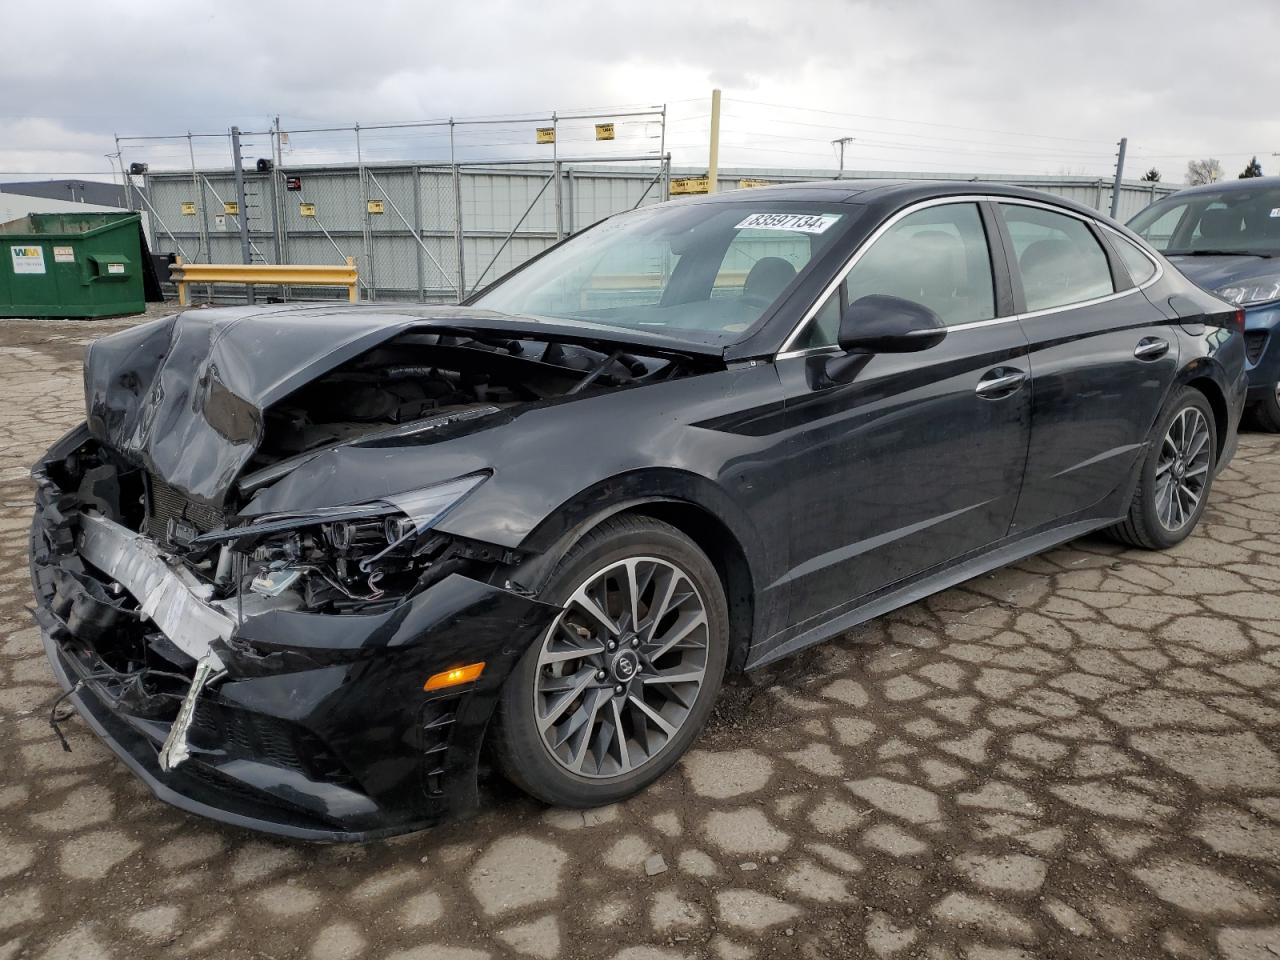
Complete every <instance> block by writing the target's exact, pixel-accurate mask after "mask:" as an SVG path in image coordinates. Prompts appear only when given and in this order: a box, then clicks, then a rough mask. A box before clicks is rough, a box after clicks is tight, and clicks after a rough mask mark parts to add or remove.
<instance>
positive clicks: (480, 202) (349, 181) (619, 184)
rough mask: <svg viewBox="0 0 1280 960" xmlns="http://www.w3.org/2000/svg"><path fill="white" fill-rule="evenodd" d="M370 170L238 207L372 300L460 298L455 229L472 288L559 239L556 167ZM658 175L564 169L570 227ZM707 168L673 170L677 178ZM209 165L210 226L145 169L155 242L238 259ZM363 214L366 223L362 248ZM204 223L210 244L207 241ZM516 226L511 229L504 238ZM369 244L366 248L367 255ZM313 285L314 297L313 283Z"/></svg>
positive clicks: (1158, 187) (611, 207) (294, 252)
mask: <svg viewBox="0 0 1280 960" xmlns="http://www.w3.org/2000/svg"><path fill="white" fill-rule="evenodd" d="M366 170H367V171H368V176H369V181H368V183H366V184H362V183H361V177H360V171H359V169H358V168H357V167H356V166H354V165H339V166H324V167H302V168H290V169H289V170H287V171H277V172H276V173H275V174H274V175H272V174H258V173H256V172H254V173H247V174H246V176H245V183H246V205H247V208H248V209H247V210H246V211H244V213H245V215H246V216H247V222H248V226H249V230H250V237H251V239H252V241H253V243H254V248H255V249H254V259H255V260H257V261H264V262H274V260H275V258H276V249H277V245H278V244H279V245H281V246H282V248H283V249H282V251H281V253H282V259H284V260H285V261H286V262H290V263H341V262H342V261H343V259H344V258H345V257H348V256H349V257H353V258H354V259H355V261H356V264H357V266H358V267H359V269H360V277H361V283H362V284H363V285H365V286H366V287H367V288H372V293H373V295H374V296H375V297H382V298H388V299H405V298H407V299H419V298H421V299H426V300H429V301H436V302H445V301H452V300H455V299H456V297H457V287H458V282H459V265H458V262H457V261H458V236H457V234H458V230H459V228H460V229H461V235H462V243H461V246H462V257H463V261H464V263H463V269H462V273H463V276H464V278H465V288H466V290H468V291H469V290H470V289H471V288H473V287H474V286H475V285H476V283H477V281H478V280H480V278H481V273H482V271H485V272H484V276H483V281H484V282H485V283H488V282H491V281H492V280H494V279H496V278H497V277H500V276H501V275H502V274H504V273H506V272H507V271H509V270H511V269H513V268H515V267H517V266H519V265H520V264H521V263H523V262H524V261H525V260H527V259H529V258H530V257H532V256H535V255H537V254H538V253H541V252H542V251H543V250H545V249H546V248H547V247H548V246H550V245H551V244H552V243H554V242H555V239H556V222H555V221H556V208H555V185H554V183H550V184H549V183H548V179H549V178H550V177H551V176H552V168H551V167H550V165H546V166H543V165H541V164H532V165H530V164H524V165H520V164H512V165H508V166H505V167H504V166H502V165H501V164H493V165H485V166H482V167H480V166H463V167H460V168H459V172H458V195H459V197H460V200H461V204H460V210H456V209H455V192H454V172H453V169H452V168H451V167H438V166H415V165H404V164H400V165H371V166H368V167H366ZM657 172H658V168H657V167H656V166H650V167H647V168H646V167H643V166H635V165H627V166H625V167H623V166H621V165H610V164H603V163H597V164H579V165H574V166H572V167H569V166H566V167H565V168H564V169H563V171H562V179H561V194H562V214H561V216H562V220H563V229H564V231H565V232H572V231H575V230H580V229H582V228H583V227H586V226H588V225H590V224H592V223H595V222H596V221H597V220H600V219H602V218H604V217H607V216H610V215H612V214H614V213H618V212H620V211H623V210H629V209H631V208H632V207H635V206H636V205H637V204H640V203H644V204H651V203H657V202H660V201H661V199H662V183H661V182H658V183H654V182H653V181H654V176H655V174H656V173H657ZM704 172H705V171H699V170H696V169H689V170H680V169H678V168H677V169H673V170H672V171H671V175H672V176H687V175H694V174H699V173H704ZM201 176H202V180H201V189H202V192H203V194H204V196H203V204H204V211H205V220H204V227H203V229H202V227H201V223H200V218H199V216H198V215H197V216H194V217H193V216H183V215H182V214H181V205H182V202H183V201H188V200H196V201H199V200H200V199H201V198H200V196H199V193H198V192H197V190H196V188H195V187H194V185H193V184H192V179H191V174H190V172H174V173H152V174H150V175H149V176H148V177H147V189H148V190H149V196H150V200H151V203H152V204H153V205H154V207H155V209H156V211H157V212H158V213H159V214H160V216H161V217H163V218H164V221H165V223H166V224H167V225H168V231H172V237H171V236H170V235H169V233H168V231H166V229H165V228H163V227H161V226H160V225H159V224H157V223H156V222H155V220H154V218H153V219H152V224H151V226H152V230H151V232H152V245H153V249H155V250H156V251H158V252H174V253H177V252H180V251H179V250H178V245H179V244H180V245H181V247H182V250H185V251H186V254H187V256H188V257H190V258H192V259H195V260H199V261H202V262H215V263H217V262H222V263H239V262H240V260H241V253H240V236H239V228H238V225H237V222H236V219H235V217H233V216H224V215H223V214H222V203H221V201H223V200H234V199H235V195H236V191H235V180H234V177H233V175H232V174H231V172H230V171H228V170H216V171H205V172H202V175H201ZM286 176H299V177H301V178H302V190H301V191H297V192H290V191H286V190H285V188H284V178H285V177H286ZM831 176H832V173H831V171H824V170H784V169H768V170H761V169H737V168H729V169H724V170H722V171H721V173H720V188H721V189H722V190H732V189H737V187H738V181H739V180H740V179H748V178H749V179H756V180H767V181H772V182H792V181H802V180H819V179H830V178H831ZM846 176H847V177H848V178H850V179H853V178H856V177H885V178H894V179H935V180H936V179H942V180H951V179H954V180H966V181H975V180H976V181H978V182H981V181H997V182H1003V183H1012V184H1016V185H1019V186H1025V187H1030V188H1033V189H1037V190H1044V191H1045V192H1047V193H1052V194H1056V195H1058V196H1061V197H1065V198H1067V199H1071V200H1074V201H1076V202H1078V203H1082V204H1085V205H1087V206H1090V207H1094V208H1095V209H1100V210H1103V211H1104V212H1105V211H1106V210H1107V209H1108V208H1109V206H1110V202H1111V182H1110V181H1109V180H1105V179H1099V178H1094V177H1041V176H1036V177H996V176H980V177H975V176H974V175H973V174H928V175H924V174H913V173H902V172H899V171H870V172H856V173H855V172H849V173H847V174H846ZM379 185H380V186H381V189H379ZM544 187H545V189H544ZM1177 189H1179V188H1178V187H1176V186H1171V185H1166V184H1148V183H1138V182H1135V181H1128V182H1126V183H1125V184H1124V186H1123V188H1122V192H1121V197H1120V208H1119V214H1118V219H1120V220H1121V221H1124V220H1127V219H1129V218H1130V217H1131V216H1133V215H1134V214H1135V213H1137V212H1138V211H1139V210H1141V209H1142V208H1143V207H1145V206H1146V205H1147V204H1148V203H1150V202H1152V201H1153V200H1155V199H1159V198H1160V197H1162V196H1165V195H1167V194H1169V193H1172V192H1174V191H1175V190H1177ZM384 191H385V196H384ZM539 191H541V195H539ZM366 196H367V198H368V199H373V200H383V201H384V209H385V212H383V213H382V214H372V215H366V213H365V200H366ZM535 198H537V199H536V202H535ZM302 202H306V203H311V204H314V205H315V211H316V216H315V217H303V216H302V215H301V213H300V211H299V204H300V203H302ZM393 203H394V207H393ZM277 204H278V206H276V205H277ZM531 204H532V207H531V208H530V205H531ZM397 208H398V210H399V213H397V212H396V209H397ZM526 211H527V213H526ZM401 215H403V218H404V219H403V220H402V219H401ZM219 218H221V221H222V226H220V227H219V226H218V222H219ZM522 218H523V220H522ZM277 221H278V226H279V237H278V238H277ZM406 221H407V223H406ZM366 222H367V223H366ZM366 225H367V228H368V230H369V233H370V236H369V238H368V247H366V236H365V231H366ZM206 234H207V236H208V245H207V248H206V247H205V246H204V245H203V243H202V237H203V236H204V235H206ZM326 234H327V235H326ZM508 234H511V238H510V240H509V241H507V236H508ZM415 235H416V238H417V239H415ZM175 241H176V242H175ZM504 241H506V242H505V245H504ZM370 250H371V252H372V258H370V256H369V255H368V254H369V251H370ZM779 252H781V253H783V255H785V252H783V251H771V250H769V249H767V248H766V247H765V246H761V247H760V249H759V250H756V249H753V250H752V251H751V253H750V254H749V255H748V254H743V256H742V257H741V258H740V259H742V261H743V262H742V264H740V266H743V267H749V260H750V258H751V257H754V256H772V255H778V253H779ZM495 255H496V259H495ZM490 261H493V262H492V265H490ZM486 267H487V268H488V269H487V271H486ZM306 293H307V294H308V295H315V293H316V291H312V290H308V291H306ZM331 294H332V291H320V295H324V296H327V295H331Z"/></svg>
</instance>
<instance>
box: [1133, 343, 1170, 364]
mask: <svg viewBox="0 0 1280 960" xmlns="http://www.w3.org/2000/svg"><path fill="white" fill-rule="evenodd" d="M1168 352H1169V341H1168V340H1161V339H1160V338H1159V337H1143V338H1142V339H1141V340H1139V341H1138V345H1137V346H1136V347H1134V348H1133V355H1134V356H1135V357H1137V358H1138V359H1139V360H1159V359H1160V358H1161V357H1163V356H1164V355H1165V354H1166V353H1168Z"/></svg>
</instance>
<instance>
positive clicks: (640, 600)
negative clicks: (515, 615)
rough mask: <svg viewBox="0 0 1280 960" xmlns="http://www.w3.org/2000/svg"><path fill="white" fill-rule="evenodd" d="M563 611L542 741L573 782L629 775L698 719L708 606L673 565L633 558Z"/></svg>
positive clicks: (553, 635) (539, 698)
mask: <svg viewBox="0 0 1280 960" xmlns="http://www.w3.org/2000/svg"><path fill="white" fill-rule="evenodd" d="M564 606H565V608H564V611H563V612H562V613H561V614H560V616H559V617H557V618H556V621H555V623H553V624H552V625H551V628H550V630H548V632H547V634H546V636H545V637H544V639H543V641H542V649H541V650H540V652H539V655H538V665H537V674H536V679H535V682H534V690H533V699H534V717H535V718H536V723H537V727H538V733H539V735H540V737H541V740H542V743H543V745H544V746H545V747H546V749H547V751H548V752H549V753H550V754H551V756H552V757H553V758H554V759H555V761H556V762H557V763H558V764H559V765H560V766H562V767H564V768H565V769H566V770H568V771H570V772H571V773H574V774H577V775H578V776H583V777H589V778H595V779H605V778H612V777H618V776H622V775H624V774H627V773H630V772H631V771H633V770H635V769H636V768H638V767H640V766H641V765H642V764H644V763H647V762H648V761H650V760H652V759H653V758H654V757H656V756H657V755H658V754H659V753H661V752H662V751H663V750H664V749H665V748H666V746H667V745H668V744H669V743H671V741H672V740H673V739H674V738H675V736H676V735H677V733H678V732H679V731H680V729H681V728H682V727H683V726H684V724H685V722H686V721H687V720H688V718H689V715H690V711H691V710H692V708H693V705H694V703H695V701H696V700H697V698H698V694H699V692H700V691H701V689H702V686H703V682H704V680H705V679H706V672H707V644H708V638H709V633H708V631H709V623H708V619H707V607H706V603H705V601H704V599H703V598H702V596H701V594H700V593H699V591H698V588H697V587H696V586H695V585H694V583H693V580H692V579H691V578H690V577H689V575H688V574H687V573H685V571H683V570H681V569H680V568H679V567H678V566H676V565H675V564H674V563H672V562H671V561H669V560H663V559H659V558H657V557H631V558H627V559H625V560H621V561H617V562H614V563H611V564H609V565H608V566H606V567H603V568H602V569H600V570H597V571H596V572H595V573H593V574H591V575H590V576H589V577H587V578H586V580H585V581H584V582H583V583H582V584H580V585H579V586H578V588H577V589H576V590H574V592H573V593H572V595H571V596H570V597H569V599H568V601H567V602H566V603H565V605H564Z"/></svg>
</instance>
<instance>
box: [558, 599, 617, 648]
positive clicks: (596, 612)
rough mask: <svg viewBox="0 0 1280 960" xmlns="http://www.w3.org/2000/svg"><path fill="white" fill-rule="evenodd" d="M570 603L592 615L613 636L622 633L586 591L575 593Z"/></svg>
mask: <svg viewBox="0 0 1280 960" xmlns="http://www.w3.org/2000/svg"><path fill="white" fill-rule="evenodd" d="M569 602H570V603H571V604H573V605H574V606H576V607H577V608H578V609H580V610H582V611H583V612H585V613H587V614H590V616H591V618H592V619H593V620H595V621H596V622H597V623H599V624H600V626H602V627H604V628H605V630H607V631H608V632H609V634H610V635H611V636H615V637H616V636H618V635H619V634H620V633H621V632H622V631H620V630H619V629H618V625H617V624H616V623H614V622H613V621H612V620H610V619H609V615H608V614H607V613H605V612H604V611H603V610H601V609H600V607H599V606H598V605H597V604H596V602H595V600H593V599H592V598H591V597H589V596H587V592H586V590H585V589H583V590H579V591H578V592H577V593H575V594H574V595H573V597H572V598H571V599H570V601H569Z"/></svg>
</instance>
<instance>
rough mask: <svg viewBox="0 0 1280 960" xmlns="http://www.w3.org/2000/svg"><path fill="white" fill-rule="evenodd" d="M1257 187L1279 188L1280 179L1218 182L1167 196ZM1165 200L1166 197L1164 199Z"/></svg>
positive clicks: (1252, 178) (1257, 178)
mask: <svg viewBox="0 0 1280 960" xmlns="http://www.w3.org/2000/svg"><path fill="white" fill-rule="evenodd" d="M1258 187H1266V188H1271V187H1280V177H1245V178H1244V179H1243V180H1218V181H1215V182H1214V183H1201V184H1198V185H1196V186H1194V187H1187V188H1186V189H1184V190H1179V191H1178V192H1177V193H1171V194H1169V196H1170V197H1183V196H1186V195H1187V194H1193V193H1224V192H1231V191H1235V190H1256V189H1258ZM1165 199H1166V200H1167V199H1168V197H1166V198H1165Z"/></svg>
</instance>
